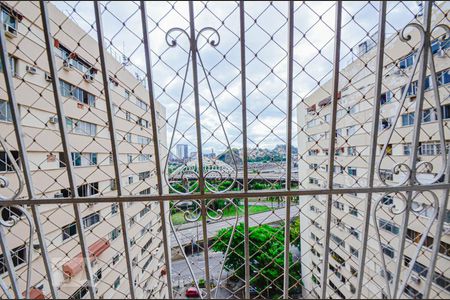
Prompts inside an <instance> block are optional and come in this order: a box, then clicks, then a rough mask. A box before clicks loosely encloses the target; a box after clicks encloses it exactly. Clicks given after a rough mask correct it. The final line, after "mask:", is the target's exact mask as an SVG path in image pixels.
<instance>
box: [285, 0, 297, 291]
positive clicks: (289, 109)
mask: <svg viewBox="0 0 450 300" xmlns="http://www.w3.org/2000/svg"><path fill="white" fill-rule="evenodd" d="M288 5H289V6H288V7H289V10H288V57H287V59H288V72H287V77H288V80H287V111H286V114H287V117H286V122H287V135H286V139H287V141H286V182H285V183H286V190H287V191H290V190H291V177H292V174H291V173H292V92H293V73H294V63H293V61H294V1H289V2H288ZM285 218H286V219H285V225H284V273H283V279H284V280H283V298H284V299H287V298H289V269H290V265H289V253H290V252H289V248H290V247H289V245H290V222H291V197H286V216H285Z"/></svg>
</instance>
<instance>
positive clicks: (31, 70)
mask: <svg viewBox="0 0 450 300" xmlns="http://www.w3.org/2000/svg"><path fill="white" fill-rule="evenodd" d="M25 69H26V71H27V73H30V74H36V72H37V69H36V67H33V66H26V68H25Z"/></svg>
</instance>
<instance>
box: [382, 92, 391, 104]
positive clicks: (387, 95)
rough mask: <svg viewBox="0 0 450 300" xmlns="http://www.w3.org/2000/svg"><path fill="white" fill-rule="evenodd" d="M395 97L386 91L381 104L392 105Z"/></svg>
mask: <svg viewBox="0 0 450 300" xmlns="http://www.w3.org/2000/svg"><path fill="white" fill-rule="evenodd" d="M393 96H394V94H393V93H392V92H391V91H386V92H385V93H383V94H381V97H380V104H381V105H384V104H386V103H391V100H392V98H393Z"/></svg>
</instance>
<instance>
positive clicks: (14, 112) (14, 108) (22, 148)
mask: <svg viewBox="0 0 450 300" xmlns="http://www.w3.org/2000/svg"><path fill="white" fill-rule="evenodd" d="M3 17H4V16H3V15H2V16H1V20H0V23H1V24H3ZM0 39H1V43H0V47H1V52H0V59H1V61H2V62H4V63H3V74H4V77H5V85H6V92H7V94H8V98H9V105H10V110H11V117H12V121H13V125H14V132H15V136H16V141H17V148H18V150H19V151H18V152H19V155H20V161H21V165H22V169H23V175H24V179H25V186H26V189H27V195H28V199H35V198H36V195H35V193H34V188H33V180H32V176H31V171H30V164H29V160H28V154H27V150H26V145H25V141H24V139H23V138H24V133H23V129H22V125H21V117H20V112H19V106H18V103H17V100H16V95H15V92H14V86H13V79H12V74H11V66H10V62H9V59H8V50H7V46H6V40H5V28H4V27H3V26H0ZM30 208H31V212H32V216H33V221H34V224H35V226H36V233H37V236H38V241H39V247H40V249H41V255H42V259H43V262H44V268H45V272H46V275H47V278H48V284H49V288H50V293H51V295H52V297H53V298H55V299H56V298H57V297H58V293H57V291H56V289H55V285H54V280H53V272H52V269H51V263H50V258H49V256H48V249H47V243H46V242H45V234H44V231H43V229H42V223H41V219H40V215H41V214H40V210H39V207H38V206H36V205H34V204H32V205H30ZM5 242H6V240H5ZM29 242H30V243H31V242H32V241H31V240H30V241H29ZM4 253H6V252H5V251H4ZM29 263H31V262H29ZM29 294H30V291H29V287H27V290H26V292H25V297H26V298H29V296H30V295H29Z"/></svg>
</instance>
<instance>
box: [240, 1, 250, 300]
mask: <svg viewBox="0 0 450 300" xmlns="http://www.w3.org/2000/svg"><path fill="white" fill-rule="evenodd" d="M239 23H240V47H241V99H242V148H243V155H242V156H243V157H242V168H243V175H244V176H243V179H242V187H243V190H244V192H248V151H247V71H246V70H247V65H246V59H245V4H244V1H243V0H241V1H239ZM244 257H245V265H244V270H245V297H244V298H245V299H250V236H249V212H248V198H244Z"/></svg>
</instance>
